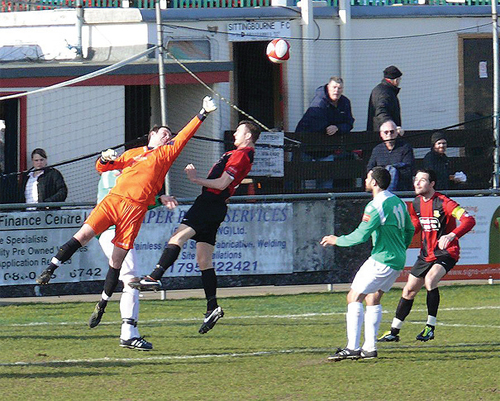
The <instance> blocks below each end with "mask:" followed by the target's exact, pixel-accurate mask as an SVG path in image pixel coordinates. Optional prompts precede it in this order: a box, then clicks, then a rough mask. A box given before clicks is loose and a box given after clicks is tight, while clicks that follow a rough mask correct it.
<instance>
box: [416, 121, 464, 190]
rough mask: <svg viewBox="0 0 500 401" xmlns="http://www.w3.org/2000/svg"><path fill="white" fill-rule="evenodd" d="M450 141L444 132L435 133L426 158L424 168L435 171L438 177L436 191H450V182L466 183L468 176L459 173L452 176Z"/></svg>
mask: <svg viewBox="0 0 500 401" xmlns="http://www.w3.org/2000/svg"><path fill="white" fill-rule="evenodd" d="M447 148H448V141H447V139H446V134H445V133H444V132H442V131H437V132H434V133H433V134H432V136H431V150H430V152H429V153H427V154H426V155H425V157H424V168H427V169H431V170H434V172H435V173H436V176H437V182H436V185H435V188H436V189H440V190H446V189H450V181H452V182H457V183H458V182H465V181H466V180H467V176H466V175H465V174H464V173H463V172H461V171H459V172H456V173H455V174H452V175H450V170H449V164H450V162H449V160H448V156H446V149H447Z"/></svg>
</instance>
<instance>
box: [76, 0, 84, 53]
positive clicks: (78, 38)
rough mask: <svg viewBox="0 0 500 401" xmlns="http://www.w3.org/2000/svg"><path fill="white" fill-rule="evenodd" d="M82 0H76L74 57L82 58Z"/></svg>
mask: <svg viewBox="0 0 500 401" xmlns="http://www.w3.org/2000/svg"><path fill="white" fill-rule="evenodd" d="M82 30H83V0H76V58H77V59H82V58H83V43H82V42H83V41H82Z"/></svg>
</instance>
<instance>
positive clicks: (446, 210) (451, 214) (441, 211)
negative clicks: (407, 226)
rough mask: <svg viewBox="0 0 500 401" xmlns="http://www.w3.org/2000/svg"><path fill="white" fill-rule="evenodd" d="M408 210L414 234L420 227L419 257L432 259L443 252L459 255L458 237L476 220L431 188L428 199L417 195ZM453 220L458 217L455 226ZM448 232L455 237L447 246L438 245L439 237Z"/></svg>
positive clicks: (454, 256) (428, 260)
mask: <svg viewBox="0 0 500 401" xmlns="http://www.w3.org/2000/svg"><path fill="white" fill-rule="evenodd" d="M409 212H410V217H411V220H412V222H413V225H414V226H415V234H417V233H418V232H419V231H422V247H421V248H420V257H422V258H424V259H425V261H426V262H432V261H434V260H436V259H437V258H438V257H439V256H443V255H449V256H451V257H452V258H453V259H455V260H458V258H459V256H460V247H459V245H458V239H459V238H460V237H462V236H463V235H464V234H465V233H467V232H469V231H470V230H471V229H472V227H474V225H475V224H476V220H475V219H474V217H472V216H469V214H468V213H467V212H466V211H465V209H463V208H462V207H461V206H460V205H459V204H458V203H457V202H455V201H454V200H452V199H450V198H448V197H447V196H445V195H443V194H441V193H439V192H435V193H434V195H433V196H432V198H430V199H429V200H428V201H425V200H424V198H423V196H421V195H418V196H417V197H416V198H415V199H414V200H413V202H412V203H411V204H410V207H409ZM457 220H459V221H460V225H459V226H457ZM451 232H453V233H454V234H455V235H456V238H455V239H454V240H453V241H452V242H451V243H450V245H448V248H446V249H439V247H438V241H439V238H441V236H443V235H446V234H449V233H451Z"/></svg>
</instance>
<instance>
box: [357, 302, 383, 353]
mask: <svg viewBox="0 0 500 401" xmlns="http://www.w3.org/2000/svg"><path fill="white" fill-rule="evenodd" d="M381 320H382V305H372V306H366V313H365V343H364V344H363V347H362V348H363V349H364V350H365V351H375V350H376V349H377V347H376V341H377V334H378V328H379V326H380V321H381Z"/></svg>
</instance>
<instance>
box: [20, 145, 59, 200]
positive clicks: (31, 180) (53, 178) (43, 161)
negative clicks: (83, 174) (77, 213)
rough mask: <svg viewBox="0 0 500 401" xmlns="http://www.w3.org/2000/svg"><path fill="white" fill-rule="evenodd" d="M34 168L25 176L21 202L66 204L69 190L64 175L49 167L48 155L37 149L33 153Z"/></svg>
mask: <svg viewBox="0 0 500 401" xmlns="http://www.w3.org/2000/svg"><path fill="white" fill-rule="evenodd" d="M31 161H32V163H33V167H32V168H31V169H29V170H28V171H27V172H26V173H25V174H23V179H22V186H21V202H24V203H42V202H64V201H65V200H66V197H67V196H68V188H67V187H66V183H65V182H64V178H63V176H62V174H61V173H60V172H59V171H58V170H56V169H55V168H52V167H47V153H46V152H45V150H43V149H40V148H36V149H35V150H34V151H33V152H31Z"/></svg>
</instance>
